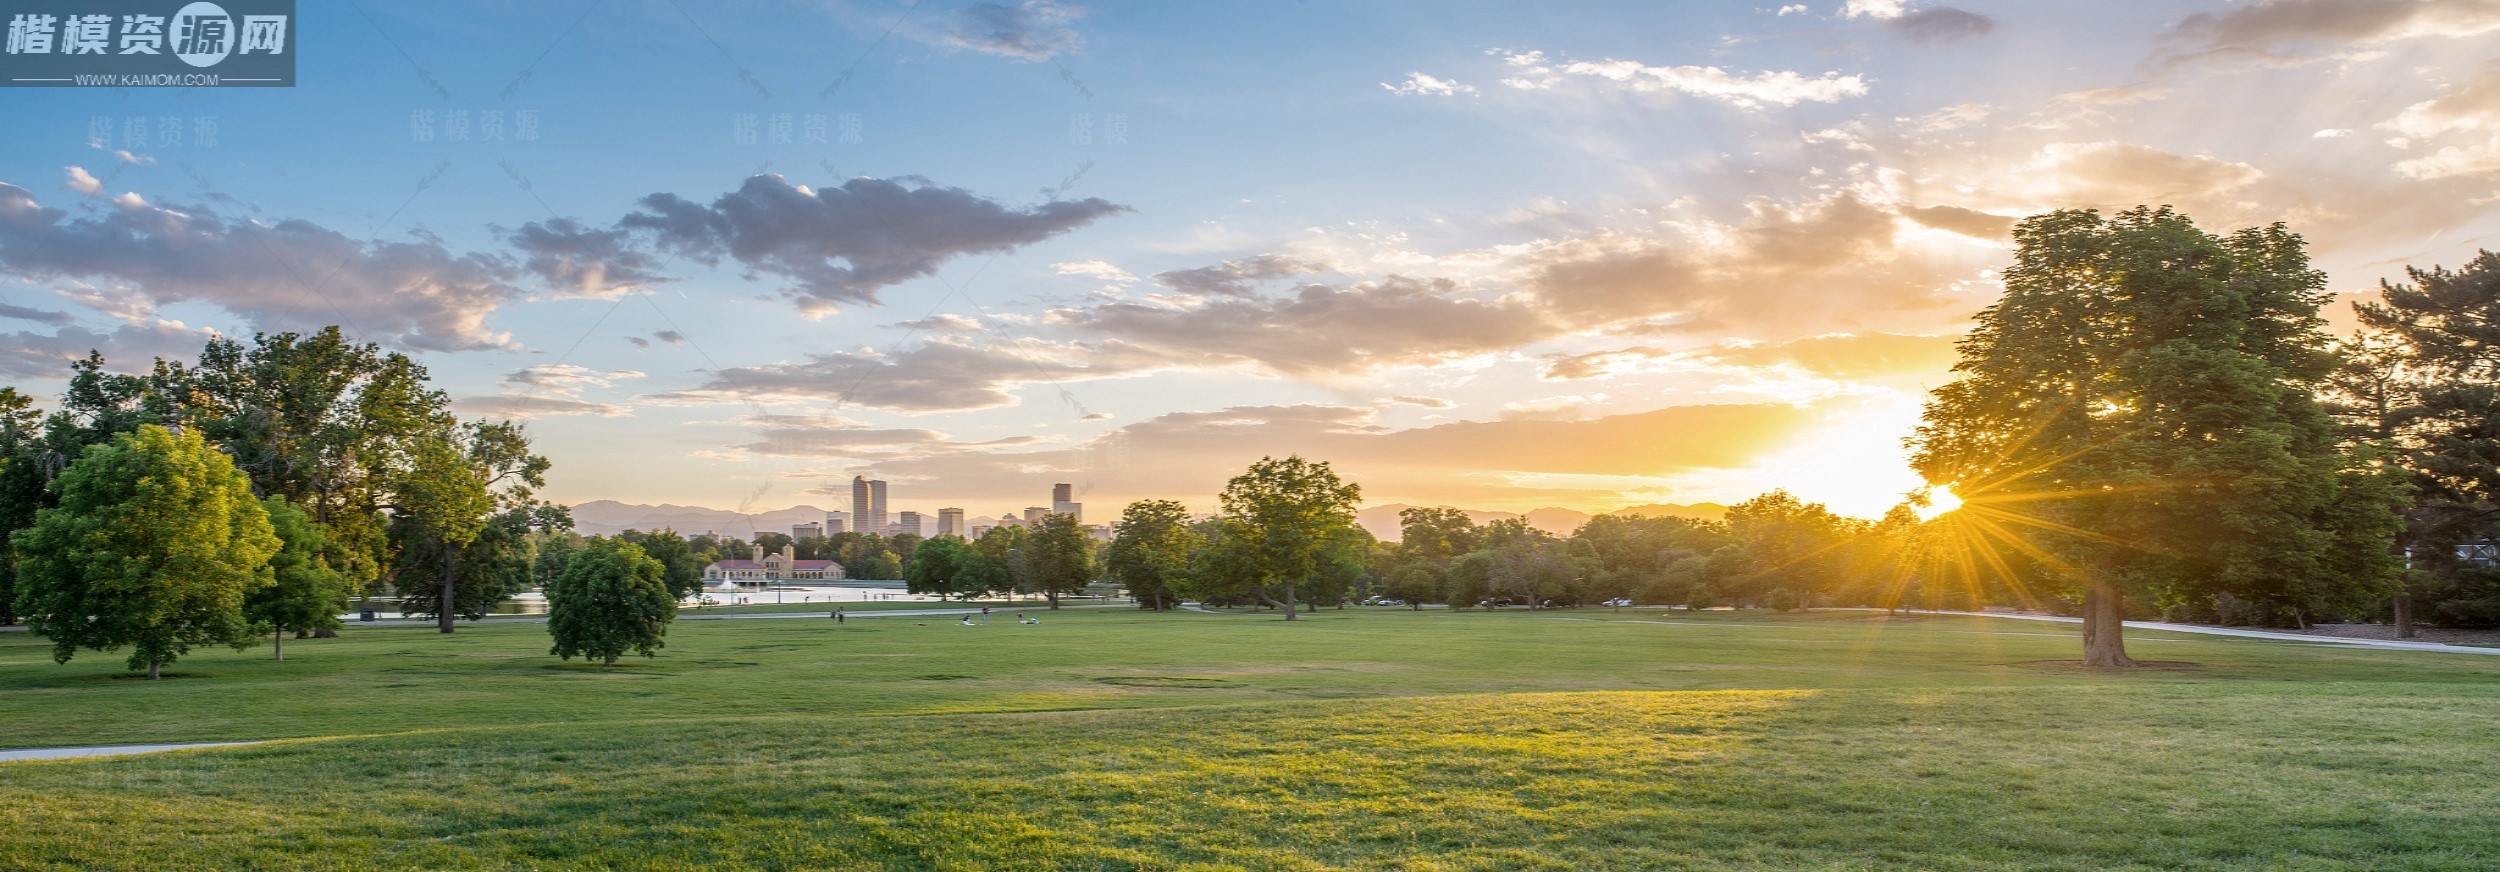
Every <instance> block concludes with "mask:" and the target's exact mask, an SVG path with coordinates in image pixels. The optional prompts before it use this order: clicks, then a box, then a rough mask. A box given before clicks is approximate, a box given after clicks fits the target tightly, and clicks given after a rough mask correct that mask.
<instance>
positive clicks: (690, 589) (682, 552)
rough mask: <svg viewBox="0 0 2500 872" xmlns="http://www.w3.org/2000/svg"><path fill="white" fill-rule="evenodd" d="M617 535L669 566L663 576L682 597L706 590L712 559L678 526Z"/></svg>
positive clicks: (671, 590)
mask: <svg viewBox="0 0 2500 872" xmlns="http://www.w3.org/2000/svg"><path fill="white" fill-rule="evenodd" d="M617 538H619V539H623V540H625V541H627V542H632V543H634V545H635V546H637V547H640V548H641V549H642V553H643V554H644V555H645V556H648V557H650V558H651V559H653V560H657V561H659V562H660V565H661V566H662V567H665V568H666V569H667V570H668V571H667V572H665V573H663V574H662V575H661V579H662V580H664V581H666V582H667V583H668V591H669V593H670V594H672V595H675V596H676V597H677V598H678V599H681V600H682V599H685V598H687V597H690V596H694V595H696V594H699V593H702V592H703V567H704V566H706V565H708V564H710V563H711V561H708V560H704V559H703V558H702V557H700V556H698V555H696V554H695V552H694V546H693V545H692V544H691V543H688V542H687V541H686V537H684V536H680V535H677V531H676V530H672V529H662V530H659V531H657V532H652V533H638V532H635V531H633V530H627V531H625V532H624V533H622V534H620V535H618V536H617ZM808 541H811V542H822V541H824V540H822V539H810V540H808ZM802 559H816V558H802Z"/></svg>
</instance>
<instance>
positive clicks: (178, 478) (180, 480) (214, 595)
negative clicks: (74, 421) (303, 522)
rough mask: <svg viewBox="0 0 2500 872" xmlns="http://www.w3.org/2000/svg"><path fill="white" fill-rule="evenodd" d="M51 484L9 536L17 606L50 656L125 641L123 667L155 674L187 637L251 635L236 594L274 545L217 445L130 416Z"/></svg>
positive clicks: (266, 580) (264, 518)
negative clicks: (53, 498)
mask: <svg viewBox="0 0 2500 872" xmlns="http://www.w3.org/2000/svg"><path fill="white" fill-rule="evenodd" d="M57 490H58V493H59V494H60V504H59V505H57V506H53V507H51V508H46V509H42V510H40V511H38V512H36V513H35V521H34V525H33V526H31V527H28V528H26V529H24V530H20V531H18V532H17V533H16V534H14V535H13V536H11V537H10V540H11V544H12V546H13V548H14V550H15V551H16V553H17V556H18V585H19V591H18V609H19V611H20V612H22V613H23V614H24V615H25V616H26V618H27V621H28V624H29V626H30V627H31V628H32V629H33V630H34V632H36V633H37V634H39V635H42V636H43V637H45V638H48V639H50V640H52V646H53V647H52V658H53V659H54V660H55V661H59V662H64V663H65V662H68V661H69V659H70V657H71V656H72V655H73V654H75V653H76V652H77V650H78V649H80V648H88V649H92V650H97V651H116V650H119V649H121V648H123V647H128V648H130V649H131V654H130V659H129V666H130V668H131V669H134V670H136V669H145V670H147V673H148V677H149V678H150V679H154V678H158V677H160V676H161V675H162V670H163V667H164V666H165V665H166V664H169V663H172V662H174V660H175V659H176V658H179V657H181V656H182V655H183V654H185V653H188V652H189V651H190V649H191V646H194V645H208V644H222V645H234V646H236V647H241V646H243V645H245V644H248V643H249V642H250V641H251V639H252V631H251V627H250V625H249V624H248V623H247V622H246V621H245V619H244V616H243V604H244V599H245V597H247V596H249V595H250V594H251V593H252V592H253V591H255V590H258V589H260V588H262V587H265V586H267V585H268V584H270V581H271V577H270V576H271V571H270V566H269V559H270V557H271V556H273V555H275V554H277V553H278V550H279V547H280V544H281V543H280V541H279V539H278V535H277V533H276V532H274V531H273V530H272V529H271V528H270V524H269V514H268V512H267V511H266V510H265V509H263V508H262V506H261V504H260V502H259V501H257V500H254V499H253V498H252V493H251V484H250V482H249V481H248V480H247V479H246V478H245V477H244V475H243V474H242V473H241V472H239V471H237V470H236V469H235V468H234V463H233V461H231V460H229V459H227V457H226V455H224V454H223V453H220V452H218V451H216V450H214V449H211V448H209V447H208V445H207V444H206V443H204V442H202V441H201V439H200V436H199V434H197V433H188V432H186V433H182V434H179V435H177V434H175V433H173V432H172V431H169V430H167V429H166V428H163V427H159V426H156V425H154V424H146V425H141V426H139V427H138V428H137V429H135V430H133V431H131V432H128V433H124V434H122V435H120V436H117V437H115V438H114V439H113V441H112V442H110V443H107V444H102V445H94V446H89V447H88V448H87V449H86V450H85V451H84V452H82V453H81V454H80V455H79V457H78V461H77V462H75V463H72V464H70V466H69V468H68V469H66V470H64V471H63V472H62V473H61V477H60V481H59V482H57Z"/></svg>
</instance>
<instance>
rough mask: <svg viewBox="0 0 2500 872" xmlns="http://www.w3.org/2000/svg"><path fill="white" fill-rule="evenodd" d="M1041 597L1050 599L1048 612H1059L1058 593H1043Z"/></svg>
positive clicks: (1053, 591)
mask: <svg viewBox="0 0 2500 872" xmlns="http://www.w3.org/2000/svg"><path fill="white" fill-rule="evenodd" d="M1042 595H1043V596H1047V597H1049V598H1050V610H1051V611H1054V612H1055V611H1058V610H1059V592H1058V591H1056V590H1049V591H1044V592H1043V593H1042Z"/></svg>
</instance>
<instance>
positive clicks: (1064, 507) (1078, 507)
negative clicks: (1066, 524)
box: [1050, 484, 1085, 522]
mask: <svg viewBox="0 0 2500 872" xmlns="http://www.w3.org/2000/svg"><path fill="white" fill-rule="evenodd" d="M1050 513H1051V514H1054V515H1066V516H1068V517H1071V518H1075V519H1077V520H1078V521H1080V522H1082V521H1084V520H1085V504H1084V503H1080V502H1077V501H1076V486H1075V485H1072V484H1054V485H1051V486H1050Z"/></svg>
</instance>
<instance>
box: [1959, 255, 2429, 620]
mask: <svg viewBox="0 0 2500 872" xmlns="http://www.w3.org/2000/svg"><path fill="white" fill-rule="evenodd" d="M2014 239H2015V243H2016V246H2017V250H2016V253H2015V262H2014V265H2013V266H2011V267H2009V268H2008V269H2007V270H2006V271H2005V286H2006V293H2005V296H2004V297H2003V298H2002V299H2000V300H1999V301H1998V302H1997V303H1996V304H1994V305H1991V306H1989V307H1988V308H1987V309H1986V310H1984V311H1982V312H1981V313H1980V315H1979V317H1978V326H1977V327H1976V328H1975V329H1973V330H1972V331H1971V333H1970V334H1969V335H1968V336H1966V337H1965V338H1964V339H1963V340H1962V341H1961V343H1960V352H1961V360H1960V362H1959V363H1958V364H1956V365H1955V371H1956V372H1957V373H1959V374H1960V378H1959V379H1958V380H1956V381H1954V382H1952V383H1950V384H1947V385H1945V386H1943V387H1941V388H1938V389H1936V390H1935V391H1934V393H1933V396H1932V397H1931V399H1930V400H1929V402H1928V406H1927V410H1926V415H1925V419H1924V422H1923V423H1922V424H1921V425H1920V427H1919V429H1918V431H1917V433H1916V435H1915V436H1914V437H1913V439H1912V448H1913V457H1912V464H1913V466H1915V467H1916V468H1917V469H1918V470H1919V472H1920V473H1921V474H1922V475H1924V476H1925V477H1926V479H1927V480H1928V481H1929V482H1931V483H1934V484H1939V485H1945V486H1949V487H1951V488H1952V490H1953V492H1954V493H1955V494H1956V495H1958V496H1959V497H1960V498H1961V499H1962V501H1963V504H1962V507H1961V508H1960V509H1959V510H1957V511H1958V512H1959V513H1970V514H1972V515H1973V516H1974V517H1975V518H1977V519H1980V520H1984V521H1987V522H1988V523H1989V524H1991V525H1993V526H1994V527H1995V528H1997V529H2001V530H2005V531H2007V533H2006V535H2007V536H2008V537H2012V538H2011V539H2009V541H2008V542H2007V546H2006V547H2008V548H2010V549H2012V550H2022V549H2038V550H2041V551H2043V552H2045V553H2049V554H2052V555H2054V556H2055V561H2054V562H2055V563H2057V564H2058V565H2061V566H2063V567H2066V568H2067V578H2068V580H2069V581H2070V583H2071V584H2072V585H2073V586H2074V587H2076V588H2080V589H2081V592H2082V600H2083V609H2082V611H2083V618H2084V634H2083V635H2084V658H2083V662H2084V664H2085V665H2087V666H2094V667H2117V666H2129V665H2133V664H2134V661H2133V660H2131V659H2129V658H2128V657H2127V654H2126V647H2125V642H2124V637H2123V636H2122V635H2121V633H2122V629H2123V627H2122V623H2121V622H2122V620H2123V619H2124V617H2125V615H2126V600H2127V597H2128V596H2129V595H2130V594H2131V593H2132V594H2135V595H2149V596H2151V597H2152V598H2153V599H2154V600H2155V601H2156V602H2158V603H2183V602H2191V601H2196V600H2200V599H2201V600H2205V601H2210V600H2211V599H2212V598H2213V597H2215V596H2217V595H2220V594H2225V593H2228V594H2230V595H2232V596H2235V597H2242V598H2248V599H2259V600H2268V601H2274V602H2280V603H2283V604H2285V605H2286V606H2287V607H2289V608H2292V609H2294V610H2295V611H2296V612H2297V610H2300V609H2306V608H2310V607H2312V606H2313V605H2314V604H2315V602H2316V600H2317V598H2318V596H2319V595H2320V594H2322V593H2333V592H2337V591H2349V590H2355V589H2359V590H2381V589H2387V588H2389V587H2390V586H2391V585H2392V582H2393V580H2394V575H2395V573H2396V572H2397V571H2398V567H2396V566H2394V565H2393V564H2392V563H2391V562H2384V561H2382V562H2380V563H2376V564H2368V563H2367V562H2364V564H2363V565H2358V566H2355V565H2351V562H2350V560H2349V558H2350V556H2351V555H2354V554H2356V553H2365V552H2367V551H2369V550H2370V549H2371V547H2373V544H2374V545H2375V547H2376V548H2379V549H2382V550H2383V549H2384V548H2385V547H2386V546H2385V540H2384V531H2385V529H2386V528H2387V524H2386V523H2385V522H2386V521H2388V520H2389V519H2390V518H2392V517H2393V511H2392V509H2391V508H2390V507H2389V506H2387V505H2384V504H2381V505H2378V506H2376V507H2372V506H2370V505H2368V504H2367V503H2368V499H2369V498H2370V495H2371V494H2378V495H2384V494H2385V493H2386V492H2387V489H2385V488H2382V487H2377V486H2375V485H2374V484H2372V483H2371V482H2369V481H2367V479H2370V478H2372V477H2374V475H2375V473H2373V472H2372V471H2371V470H2369V469H2368V468H2367V467H2366V466H2362V465H2359V464H2357V463H2356V461H2355V460H2354V458H2353V457H2352V456H2350V455H2347V454H2343V453H2341V452H2338V451H2337V450H2336V439H2335V432H2334V428H2333V426H2332V422H2331V421H2330V419H2329V418H2328V417H2327V415H2326V413H2325V412H2324V411H2323V409H2322V408H2321V406H2320V405H2319V403H2318V400H2317V398H2316V393H2317V389H2318V388H2319V387H2320V386H2322V385H2323V383H2324V381H2325V379H2326V377H2327V375H2328V373H2329V372H2330V371H2331V370H2332V369H2333V367H2334V358H2333V356H2332V355H2331V354H2330V352H2329V350H2328V347H2327V342H2326V338H2325V335H2324V334H2323V333H2322V332H2320V330H2319V327H2320V325H2321V324H2322V323H2323V322H2322V321H2321V319H2320V318H2319V317H2318V308H2319V306H2320V305H2322V304H2323V303H2324V302H2325V300H2326V296H2327V295H2326V293H2325V291H2324V281H2325V278H2324V276H2323V275H2322V274H2321V273H2319V272H2317V271H2316V270H2313V269H2311V268H2310V267H2309V261H2308V255H2307V254H2306V252H2305V251H2304V250H2303V246H2304V243H2303V242H2302V241H2301V239H2300V237H2299V236H2298V235H2296V234H2293V233H2291V232H2290V231H2289V230H2286V229H2284V228H2283V227H2282V226H2281V225H2274V226H2271V227H2265V228H2258V229H2250V230H2243V231H2240V232H2238V233H2236V234H2234V235H2232V236H2230V237H2228V238H2223V237H2216V236H2213V235H2211V234H2207V233H2205V232H2203V231H2201V230H2199V229H2197V228H2196V226H2195V224H2194V223H2193V222H2191V221H2189V220H2188V219H2187V218H2186V217H2185V216H2183V215H2180V214H2178V213H2176V212H2174V211H2172V210H2170V209H2168V208H2166V207H2165V208H2162V209H2146V208H2139V209H2132V210H2128V211H2126V212H2123V213H2120V214H2118V215H2116V216H2113V217H2109V218H2104V217H2102V216H2101V215H2099V214H2098V213H2096V212H2090V211H2071V210H2070V211H2060V212H2053V213H2049V214H2046V215H2040V216H2035V217H2032V218H2029V219H2026V220H2024V221H2023V222H2022V223H2020V224H2019V225H2017V226H2016V228H2015V231H2014ZM2372 538H2378V539H2379V541H2378V542H2377V543H2370V542H2369V540H2370V539H2372ZM2353 543H2361V544H2359V545H2357V546H2356V545H2354V544H2353ZM2335 555H2341V556H2342V557H2343V558H2346V559H2344V560H2342V561H2339V560H2337V559H2333V557H2334V556H2335Z"/></svg>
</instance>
